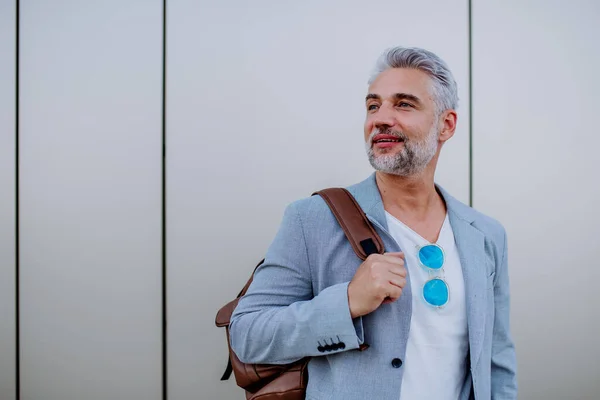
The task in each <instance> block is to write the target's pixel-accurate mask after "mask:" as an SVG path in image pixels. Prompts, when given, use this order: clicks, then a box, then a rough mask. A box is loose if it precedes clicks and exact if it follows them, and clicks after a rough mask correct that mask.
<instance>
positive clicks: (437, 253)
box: [419, 244, 444, 269]
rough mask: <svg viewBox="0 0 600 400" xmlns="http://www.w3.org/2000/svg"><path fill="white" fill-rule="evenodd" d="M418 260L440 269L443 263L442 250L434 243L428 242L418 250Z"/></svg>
mask: <svg viewBox="0 0 600 400" xmlns="http://www.w3.org/2000/svg"><path fill="white" fill-rule="evenodd" d="M419 260H421V263H423V265H424V266H426V267H427V268H431V269H440V268H442V265H444V252H443V251H442V249H441V248H440V247H438V246H436V245H433V244H428V245H427V246H423V247H421V249H420V250H419Z"/></svg>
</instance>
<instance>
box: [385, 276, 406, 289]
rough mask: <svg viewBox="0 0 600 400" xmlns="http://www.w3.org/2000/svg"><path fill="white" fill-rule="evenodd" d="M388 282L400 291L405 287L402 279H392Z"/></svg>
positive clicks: (404, 281)
mask: <svg viewBox="0 0 600 400" xmlns="http://www.w3.org/2000/svg"><path fill="white" fill-rule="evenodd" d="M389 282H390V283H391V284H392V285H394V286H396V287H399V288H400V289H403V288H404V286H406V279H404V278H393V279H390V281H389Z"/></svg>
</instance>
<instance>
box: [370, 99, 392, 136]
mask: <svg viewBox="0 0 600 400" xmlns="http://www.w3.org/2000/svg"><path fill="white" fill-rule="evenodd" d="M371 121H372V123H373V127H374V128H378V129H380V130H386V129H388V128H391V127H392V126H394V125H395V123H396V122H395V119H394V113H393V110H390V107H389V106H387V105H385V104H382V105H381V107H379V109H378V110H377V112H375V113H374V114H372V119H371Z"/></svg>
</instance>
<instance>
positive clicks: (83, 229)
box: [19, 0, 162, 400]
mask: <svg viewBox="0 0 600 400" xmlns="http://www.w3.org/2000/svg"><path fill="white" fill-rule="evenodd" d="M161 25H162V3H161V2H160V1H158V0H153V1H148V0H128V1H126V2H123V1H121V0H110V1H102V2H85V3H82V2H78V1H67V0H62V1H53V2H41V1H21V26H20V28H21V29H20V132H19V139H20V166H19V167H20V194H19V203H20V249H19V254H20V266H19V270H20V287H21V293H20V305H21V312H20V321H21V349H20V350H21V352H20V353H21V382H20V385H21V396H22V399H26V400H61V399H62V400H66V399H85V400H101V399H102V400H104V399H148V400H151V399H160V398H161V320H162V312H161V185H162V184H161V152H162V133H161V110H162V65H161V62H162V46H161V40H162V27H161Z"/></svg>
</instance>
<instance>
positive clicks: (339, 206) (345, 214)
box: [313, 188, 385, 261]
mask: <svg viewBox="0 0 600 400" xmlns="http://www.w3.org/2000/svg"><path fill="white" fill-rule="evenodd" d="M314 195H319V196H321V197H322V198H323V200H325V202H326V203H327V205H328V206H329V208H330V209H331V212H333V215H334V216H335V219H337V221H338V223H339V224H340V226H341V228H342V229H343V231H344V233H345V234H346V237H347V238H348V240H349V241H350V244H351V245H352V249H353V250H354V252H355V253H356V255H357V256H358V257H359V258H360V259H361V260H363V261H364V260H365V259H366V258H367V257H368V256H369V255H370V254H373V253H378V254H383V253H384V250H385V247H384V245H383V241H382V240H381V237H380V236H379V235H378V234H377V232H376V231H375V228H373V225H372V224H371V222H370V221H369V220H368V219H367V216H366V215H365V213H364V211H363V210H362V208H360V206H359V205H358V203H357V202H356V199H355V198H354V197H353V196H352V195H351V194H350V192H349V191H348V190H346V189H344V188H328V189H323V190H320V191H318V192H315V193H313V196H314Z"/></svg>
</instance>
